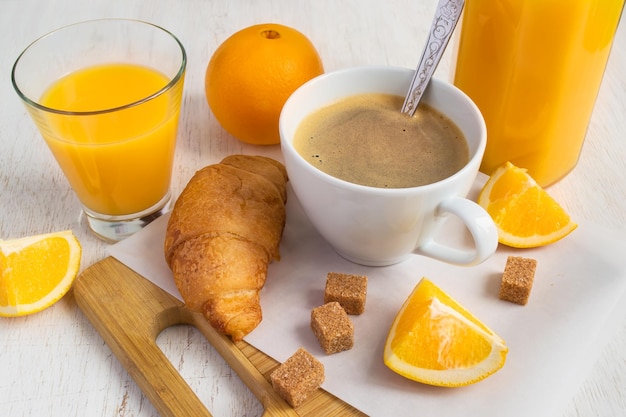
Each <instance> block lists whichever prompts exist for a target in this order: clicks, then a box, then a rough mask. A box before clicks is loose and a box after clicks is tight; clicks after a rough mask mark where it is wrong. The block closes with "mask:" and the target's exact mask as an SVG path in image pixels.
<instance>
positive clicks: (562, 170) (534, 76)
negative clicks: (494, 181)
mask: <svg viewBox="0 0 626 417" xmlns="http://www.w3.org/2000/svg"><path fill="white" fill-rule="evenodd" d="M623 7H624V0H467V1H466V3H465V10H464V12H463V17H462V21H461V27H460V29H461V31H460V36H459V38H458V44H457V56H456V64H455V67H454V75H453V78H454V84H455V85H456V86H457V87H459V88H460V89H461V90H463V91H464V92H465V93H466V94H467V95H469V96H470V97H471V98H472V100H473V101H474V102H475V103H476V104H477V105H478V107H479V108H480V110H481V112H482V113H483V116H484V118H485V122H486V124H487V137H488V139H487V149H486V151H485V156H484V158H483V162H482V165H481V171H483V172H485V173H486V174H491V172H492V171H493V170H494V169H495V168H497V167H498V166H499V165H501V164H502V163H504V162H506V161H511V162H512V163H513V164H515V165H517V166H520V167H523V168H526V169H528V172H529V173H530V174H531V175H532V176H533V177H534V178H535V179H536V180H537V182H538V183H540V184H541V185H543V186H547V185H550V184H552V183H554V182H556V181H558V180H559V179H561V178H562V177H564V176H565V175H566V174H567V173H568V172H569V171H570V170H572V169H573V168H574V167H575V165H576V163H577V162H578V157H579V155H580V151H581V148H582V145H583V141H584V137H585V134H586V131H587V126H588V124H589V120H590V118H591V113H592V110H593V106H594V103H595V100H596V96H597V94H598V90H599V88H600V84H601V81H602V76H603V74H604V69H605V67H606V63H607V60H608V57H609V52H610V50H611V45H612V42H613V37H614V34H615V31H616V29H617V25H618V23H619V20H620V16H621V14H622V9H623Z"/></svg>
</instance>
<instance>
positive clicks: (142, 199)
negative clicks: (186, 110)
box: [13, 19, 186, 241]
mask: <svg viewBox="0 0 626 417" xmlns="http://www.w3.org/2000/svg"><path fill="white" fill-rule="evenodd" d="M185 66H186V54H185V50H184V48H183V47H182V45H181V44H180V42H179V41H178V40H177V39H176V38H175V37H174V36H173V35H172V34H170V33H169V32H167V31H165V30H164V29H162V28H159V27H157V26H154V25H151V24H149V23H145V22H140V21H134V20H124V19H102V20H96V21H89V22H83V23H78V24H75V25H70V26H67V27H65V28H62V29H59V30H57V31H55V32H52V33H51V34H48V35H46V36H44V37H42V38H40V39H39V40H37V41H35V42H34V43H32V44H31V45H30V46H29V47H28V48H27V49H26V50H25V51H24V52H23V53H22V54H21V55H20V57H19V58H18V60H17V61H16V63H15V65H14V68H13V83H14V86H15V89H16V91H17V92H18V94H19V95H20V97H21V98H22V99H23V101H24V102H25V104H26V107H27V109H28V110H29V112H30V114H31V116H32V118H33V120H34V121H35V123H36V124H37V127H38V128H39V130H40V132H41V134H42V136H43V137H44V139H45V141H46V143H47V144H48V147H49V148H50V150H51V151H52V154H53V155H54V157H55V158H56V160H57V162H58V163H59V165H60V167H61V169H62V170H63V172H64V174H65V176H66V178H67V179H68V182H69V183H70V185H71V186H72V188H73V190H74V191H75V192H76V194H77V196H78V198H79V200H80V201H81V204H82V206H83V211H84V212H85V214H86V218H87V222H88V224H89V226H90V228H91V229H92V230H93V231H94V232H95V233H96V234H97V235H98V236H100V237H102V238H104V239H106V240H110V241H117V240H120V239H123V238H124V237H126V236H128V235H130V234H132V233H134V232H136V231H137V230H139V229H140V228H141V227H143V226H144V225H146V224H147V223H149V222H150V221H151V220H152V219H154V218H156V217H157V216H158V215H159V214H161V213H163V212H164V211H166V210H167V209H168V208H169V203H170V199H171V195H170V179H171V174H172V165H173V158H174V150H175V145H176V132H177V125H178V118H179V113H180V105H181V98H182V90H183V82H184V75H185ZM44 67H45V68H46V71H40V70H38V68H39V69H40V68H44Z"/></svg>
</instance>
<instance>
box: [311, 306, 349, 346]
mask: <svg viewBox="0 0 626 417" xmlns="http://www.w3.org/2000/svg"><path fill="white" fill-rule="evenodd" d="M311 329H313V333H314V334H315V336H316V337H317V340H319V342H320V346H321V347H322V349H324V352H326V354H327V355H330V354H331V353H337V352H342V351H344V350H349V349H352V346H353V345H354V325H353V324H352V321H351V320H350V318H349V317H348V314H347V313H346V311H345V310H344V309H343V308H342V307H341V305H340V304H339V303H338V302H336V301H332V302H330V303H326V304H324V305H323V306H320V307H317V308H314V309H313V311H311Z"/></svg>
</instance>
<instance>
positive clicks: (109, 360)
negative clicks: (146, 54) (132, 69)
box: [0, 0, 626, 417]
mask: <svg viewBox="0 0 626 417" xmlns="http://www.w3.org/2000/svg"><path fill="white" fill-rule="evenodd" d="M435 3H436V1H435V0H390V1H381V0H378V1H375V0H369V1H365V0H345V1H342V2H333V1H330V0H311V1H297V2H296V1H292V0H265V1H245V0H234V1H232V0H231V1H225V0H224V1H218V0H204V1H203V0H185V1H176V0H152V1H139V0H124V1H122V0H96V1H82V0H47V1H45V2H43V1H35V0H0V187H1V188H0V192H1V194H0V237H1V238H3V239H11V238H18V237H22V236H25V235H31V234H38V233H46V232H51V231H58V230H63V229H72V230H73V231H74V233H75V234H76V235H77V236H78V238H79V239H80V241H81V243H82V245H83V249H84V255H83V265H82V268H83V269H84V268H85V267H87V266H89V265H91V264H93V263H95V262H97V261H98V260H100V259H102V258H103V257H105V256H106V254H105V248H106V244H105V243H103V242H101V241H99V240H97V239H96V238H95V237H93V236H92V235H91V234H90V233H89V231H88V230H87V227H86V225H85V221H84V219H83V218H82V217H81V216H80V215H79V205H78V201H77V199H76V197H75V196H74V194H73V193H72V191H71V189H70V187H69V186H68V184H67V182H66V181H65V179H64V177H63V175H62V173H61V171H60V170H59V168H58V167H57V165H56V163H55V161H54V159H53V157H52V156H51V154H50V153H49V151H48V149H47V148H46V145H45V144H44V142H43V140H42V139H41V138H40V136H39V134H38V132H37V131H36V129H35V126H34V125H33V123H32V121H31V120H30V118H29V116H28V115H27V114H26V111H25V109H24V107H23V106H22V104H21V103H20V101H19V99H18V97H17V95H16V94H15V93H14V91H13V89H12V86H11V82H10V71H11V66H12V64H13V62H14V60H15V58H16V57H17V55H18V54H19V52H21V50H22V49H23V48H24V47H25V46H26V45H27V44H28V43H30V42H31V41H33V40H34V39H35V38H36V37H38V36H40V35H42V34H44V33H46V32H48V31H50V30H52V29H55V28H57V27H59V26H62V25H65V24H69V23H73V22H76V21H80V20H86V19H92V18H100V17H128V18H139V19H143V20H147V21H150V22H153V23H156V24H159V25H162V26H164V27H165V28H167V29H169V30H171V31H172V32H173V33H175V34H176V35H177V36H178V37H179V38H180V39H181V41H182V42H183V44H184V45H185V47H186V49H187V52H188V56H189V66H188V72H187V79H186V86H185V95H184V104H183V112H182V116H181V117H182V119H181V122H180V130H179V142H178V148H177V157H176V162H175V172H174V178H173V190H174V194H175V195H178V193H180V191H181V190H182V188H183V187H184V185H185V184H186V182H187V181H188V179H189V178H190V177H191V175H192V174H193V172H195V170H197V169H198V168H200V167H202V166H204V165H207V164H210V163H214V162H216V161H218V160H220V159H221V158H222V157H224V156H225V155H227V154H231V153H261V154H263V153H266V152H269V151H268V150H267V149H265V148H255V147H251V146H245V145H242V144H241V143H239V142H238V141H236V140H235V139H233V138H232V137H230V136H228V135H227V134H225V133H224V132H223V131H222V130H221V128H220V127H219V126H218V124H217V122H216V121H215V119H214V118H213V117H212V115H211V114H210V112H209V109H208V106H207V105H206V101H205V98H204V70H205V68H206V64H207V62H208V60H209V57H210V56H211V53H212V52H213V51H214V50H215V48H216V47H217V45H218V44H219V43H220V42H221V41H223V40H224V39H226V37H227V36H229V35H230V34H232V33H234V32H235V31H237V30H238V29H240V28H243V27H245V26H248V25H251V24H255V23H262V22H269V21H272V22H278V23H283V24H286V25H289V26H293V27H295V28H297V29H299V30H300V31H302V32H303V33H305V34H306V35H307V36H308V37H309V38H310V39H311V40H312V41H313V43H314V44H315V45H316V46H317V48H318V50H319V52H320V55H321V56H322V59H323V60H324V63H325V67H326V70H334V69H338V68H343V67H347V66H354V65H363V64H389V65H396V66H404V67H411V68H413V67H414V66H415V65H416V63H417V60H418V58H419V55H420V53H421V48H422V45H423V42H424V41H425V37H426V33H427V29H428V26H429V22H430V18H431V16H432V14H433V11H434V6H435ZM622 23H624V22H622ZM624 26H626V25H624V24H622V25H621V28H620V29H619V31H618V34H617V39H616V41H615V44H614V47H613V53H612V57H611V60H610V62H609V66H608V68H607V71H606V75H605V79H604V83H603V87H602V90H601V92H600V96H599V98H598V102H597V105H596V108H595V113H594V116H593V120H592V122H591V125H590V127H589V132H588V137H587V140H586V143H585V147H584V150H583V153H582V157H581V159H580V162H579V164H578V167H577V168H576V169H575V170H574V171H573V172H572V173H571V174H570V175H569V176H568V177H566V178H565V179H564V180H562V181H561V182H560V183H558V184H556V185H554V186H553V187H551V188H550V192H551V193H552V194H553V195H554V196H555V197H556V198H557V199H558V200H559V201H560V202H561V203H562V204H563V205H564V206H566V207H567V209H568V210H569V211H570V213H571V214H572V215H573V216H574V218H578V219H591V220H593V221H595V222H596V223H600V224H603V225H606V226H609V227H611V228H615V229H621V230H626V175H625V174H626V169H625V164H624V160H625V159H626V124H625V122H624V120H625V116H626V78H625V77H624V71H626V27H624ZM449 67H450V53H449V52H448V53H447V54H446V57H444V61H443V62H442V64H441V65H440V68H439V70H438V72H437V74H436V76H438V77H441V78H448V70H449ZM42 71H45V68H42ZM625 235H626V233H625ZM625 256H626V254H625ZM584 337H585V335H581V338H584ZM158 343H159V345H160V346H161V347H162V349H163V350H164V352H165V353H166V355H167V356H168V357H169V358H170V360H171V361H172V362H173V364H174V365H175V366H176V367H177V368H178V369H179V370H180V371H181V374H182V375H183V376H184V377H185V378H186V379H187V381H188V382H189V384H190V385H191V386H192V388H193V389H194V390H195V391H196V392H197V394H198V395H199V396H200V398H201V399H202V400H203V402H204V403H205V404H206V405H207V407H208V408H209V409H210V410H211V411H212V413H213V414H214V415H216V416H254V415H260V414H261V413H262V408H261V406H260V404H259V403H258V401H257V400H256V399H255V398H254V397H253V396H252V394H251V393H250V392H249V391H248V390H247V388H246V387H245V385H243V384H242V383H241V382H240V381H239V379H238V377H237V376H236V375H235V374H234V373H233V372H232V371H231V369H230V368H229V367H228V366H227V365H226V364H225V362H224V361H223V360H222V359H221V358H220V357H219V355H218V354H217V353H216V352H215V351H214V350H213V348H212V347H211V346H210V345H209V344H208V343H207V342H206V341H205V340H204V339H203V337H202V336H201V335H200V334H199V333H198V332H197V331H196V330H195V329H193V328H188V327H179V328H170V329H168V330H166V331H165V332H164V333H163V334H161V336H160V337H159V339H158ZM572 366H574V367H575V366H576V364H572ZM0 415H3V416H74V415H76V416H85V415H88V416H153V415H157V412H156V410H155V409H154V408H153V407H152V405H151V404H150V402H149V401H148V400H147V398H146V397H144V396H143V394H142V393H141V391H140V390H139V389H138V387H137V386H136V385H135V383H134V382H133V380H132V379H131V378H130V377H129V376H128V374H127V373H126V371H125V370H124V369H123V367H122V366H121V365H120V363H119V362H118V360H117V359H116V358H115V356H114V355H113V354H112V353H111V351H110V350H109V348H108V347H107V346H106V344H105V343H104V341H103V340H102V339H101V338H100V336H99V335H98V333H97V332H96V331H95V330H94V329H93V328H92V326H91V324H90V323H89V321H88V320H87V319H86V318H85V316H84V315H83V314H82V313H81V311H80V310H79V309H78V307H77V305H76V302H75V300H74V299H73V297H72V296H71V294H69V295H68V296H66V297H65V298H64V299H63V300H61V301H60V302H59V303H57V304H56V305H54V306H53V307H52V308H49V309H47V310H45V311H43V312H41V313H39V314H36V315H32V316H28V317H23V318H15V319H5V318H2V319H0ZM562 415H563V416H564V417H565V416H567V417H573V416H586V417H587V416H602V417H605V416H624V415H626V322H624V323H622V325H621V326H620V328H619V330H618V332H617V334H615V336H614V337H613V338H612V339H611V340H610V342H609V343H608V345H607V346H606V348H605V349H604V351H603V352H602V354H601V355H600V357H599V359H598V360H597V362H596V365H595V367H594V368H593V370H592V371H591V373H590V374H589V375H588V377H587V379H586V380H585V382H584V383H583V385H582V386H581V387H580V389H579V390H578V392H577V393H576V394H575V395H574V397H573V398H572V400H571V402H570V403H569V405H568V406H567V408H566V409H565V410H563V414H562Z"/></svg>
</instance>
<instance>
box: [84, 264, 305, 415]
mask: <svg viewBox="0 0 626 417" xmlns="http://www.w3.org/2000/svg"><path fill="white" fill-rule="evenodd" d="M73 291H74V296H75V298H76V302H77V303H78V306H79V307H80V309H81V310H82V311H83V313H84V314H85V315H86V316H87V318H88V319H89V320H90V321H91V323H92V324H93V325H94V327H95V328H96V330H98V332H99V333H100V335H101V336H102V337H103V338H104V340H105V342H106V343H107V344H108V346H109V347H110V348H111V350H112V351H113V353H114V354H115V356H116V357H117V358H118V360H119V361H120V362H121V363H122V365H123V366H124V368H125V369H126V370H127V371H128V373H129V374H130V375H131V377H132V378H133V379H134V380H135V382H136V383H137V385H138V386H139V387H140V388H141V390H142V391H143V393H144V394H145V395H146V396H147V397H148V399H149V400H150V401H151V402H152V404H153V405H154V407H155V408H156V409H157V410H158V411H159V413H160V414H161V415H162V416H166V417H170V416H171V417H183V416H184V417H187V416H199V417H201V416H207V417H211V413H210V412H209V410H207V408H206V407H205V406H204V404H203V403H202V402H201V401H200V399H199V398H198V397H197V395H196V394H195V393H194V392H193V390H192V389H191V388H190V387H189V385H188V384H187V382H186V381H185V380H184V379H183V378H182V376H181V375H180V374H179V372H178V371H177V370H176V368H174V366H172V364H171V362H170V361H169V359H168V358H167V357H166V356H165V355H164V354H163V352H162V351H161V349H160V348H159V347H158V345H157V344H156V339H157V337H158V335H159V334H160V333H161V332H162V331H163V330H165V329H166V328H168V327H170V326H174V325H178V324H189V325H193V326H195V327H196V328H197V329H198V330H199V331H200V332H201V333H202V334H203V335H204V336H205V337H206V338H207V340H208V341H209V342H210V343H211V344H212V345H213V347H214V348H215V349H216V350H217V351H218V352H219V353H220V354H221V355H222V357H223V358H224V360H225V361H226V362H227V363H228V364H229V365H230V366H231V367H232V368H233V370H234V371H235V372H236V373H237V375H239V377H240V378H241V380H242V381H243V382H244V383H245V384H246V385H247V386H248V388H249V389H250V391H252V393H253V394H254V395H255V396H256V398H257V399H258V400H259V402H260V403H261V404H262V405H263V408H264V414H263V415H264V416H268V417H269V416H285V417H289V416H298V413H296V411H295V410H294V409H293V408H291V407H290V406H289V405H288V404H287V403H286V402H285V401H284V400H283V399H282V398H280V396H278V394H277V393H276V391H274V389H273V388H272V386H271V384H270V383H269V382H268V381H267V379H266V378H265V377H264V376H263V375H262V374H261V372H259V370H258V369H257V368H255V367H254V366H253V365H252V363H251V362H250V360H249V359H248V358H247V357H246V356H245V355H244V354H243V353H242V352H241V350H240V349H238V348H237V346H236V345H235V344H234V343H233V342H232V341H231V340H230V339H228V338H227V337H225V336H223V335H221V334H219V333H218V332H217V331H215V330H214V329H213V328H212V327H211V326H210V325H209V324H208V323H207V321H206V320H205V319H204V317H202V315H200V314H197V313H193V312H191V311H190V310H188V309H187V308H186V307H185V306H184V304H183V303H181V302H180V301H179V300H177V299H176V298H174V297H172V296H171V295H170V294H167V293H165V292H164V291H163V290H161V289H160V288H158V287H157V286H156V285H154V284H152V283H151V282H149V281H147V280H146V279H144V278H143V277H141V276H140V275H138V274H136V273H134V272H133V271H131V270H130V269H128V268H127V267H126V266H124V265H123V264H121V263H120V262H119V261H117V260H116V259H114V258H110V257H109V258H106V259H104V260H102V261H100V262H98V263H97V264H94V265H92V266H91V267H89V268H87V269H86V270H85V271H83V272H82V273H81V274H80V275H79V277H78V278H77V280H76V283H75V284H74V289H73Z"/></svg>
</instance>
